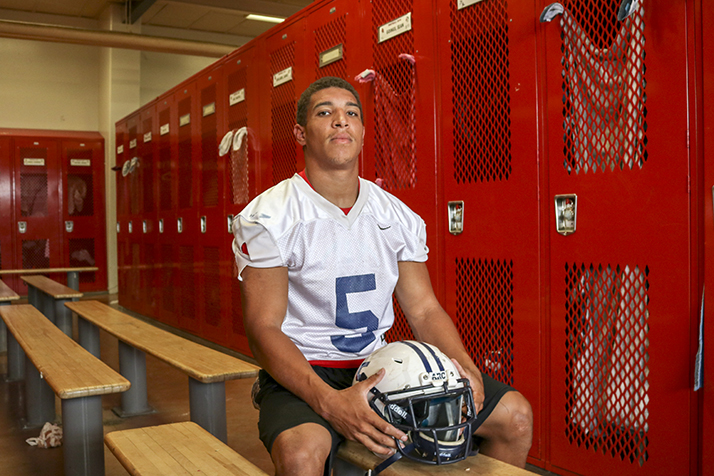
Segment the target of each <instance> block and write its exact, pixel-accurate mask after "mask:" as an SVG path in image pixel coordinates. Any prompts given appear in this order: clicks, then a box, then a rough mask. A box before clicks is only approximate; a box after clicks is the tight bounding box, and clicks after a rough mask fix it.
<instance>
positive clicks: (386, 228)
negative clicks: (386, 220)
mask: <svg viewBox="0 0 714 476" xmlns="http://www.w3.org/2000/svg"><path fill="white" fill-rule="evenodd" d="M391 227H392V225H389V226H385V227H384V228H382V225H377V228H379V229H380V230H388V229H390V228H391Z"/></svg>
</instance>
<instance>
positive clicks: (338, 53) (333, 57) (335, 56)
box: [320, 43, 343, 68]
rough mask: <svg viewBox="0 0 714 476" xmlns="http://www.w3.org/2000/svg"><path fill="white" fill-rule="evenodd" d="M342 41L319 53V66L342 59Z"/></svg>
mask: <svg viewBox="0 0 714 476" xmlns="http://www.w3.org/2000/svg"><path fill="white" fill-rule="evenodd" d="M342 54H343V50H342V43H340V44H339V45H337V46H335V47H332V48H330V49H329V50H325V51H323V52H322V53H320V68H322V67H325V66H327V65H328V64H332V63H334V62H335V61H339V60H341V59H342Z"/></svg>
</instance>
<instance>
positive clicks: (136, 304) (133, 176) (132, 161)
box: [121, 112, 142, 312]
mask: <svg viewBox="0 0 714 476" xmlns="http://www.w3.org/2000/svg"><path fill="white" fill-rule="evenodd" d="M139 122H140V119H139V113H138V112H136V113H134V114H132V115H130V116H129V117H127V119H126V130H127V132H126V135H125V136H124V159H125V160H124V164H123V165H122V174H121V175H122V181H123V182H124V187H125V190H126V196H125V197H124V199H125V201H126V202H125V206H126V207H127V208H126V221H127V223H126V228H127V230H126V233H127V234H126V235H125V238H126V240H127V241H126V243H125V249H124V252H125V253H126V254H125V265H126V289H125V295H124V298H125V304H122V306H124V307H126V308H127V309H130V310H132V311H136V312H140V311H139V309H140V308H141V281H140V265H141V246H142V244H141V243H142V237H141V214H140V206H141V180H140V178H139V166H138V164H139V156H138V145H139ZM125 172H126V175H125Z"/></svg>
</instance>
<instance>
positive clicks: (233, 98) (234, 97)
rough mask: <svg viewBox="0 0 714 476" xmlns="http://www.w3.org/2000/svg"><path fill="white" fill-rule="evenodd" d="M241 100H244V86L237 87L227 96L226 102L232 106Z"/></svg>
mask: <svg viewBox="0 0 714 476" xmlns="http://www.w3.org/2000/svg"><path fill="white" fill-rule="evenodd" d="M243 101H245V88H243V89H239V90H238V91H236V92H234V93H233V94H231V95H230V96H229V97H228V104H229V105H230V106H234V105H236V104H238V103H239V102H243Z"/></svg>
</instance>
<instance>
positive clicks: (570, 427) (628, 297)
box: [564, 263, 650, 466]
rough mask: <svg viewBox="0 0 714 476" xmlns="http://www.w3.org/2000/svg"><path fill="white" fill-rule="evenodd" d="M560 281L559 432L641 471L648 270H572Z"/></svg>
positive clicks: (591, 267)
mask: <svg viewBox="0 0 714 476" xmlns="http://www.w3.org/2000/svg"><path fill="white" fill-rule="evenodd" d="M565 275H566V283H565V289H566V293H567V294H566V303H565V308H566V316H565V322H566V345H565V348H566V356H565V366H566V373H565V375H566V382H565V393H566V396H565V402H566V408H565V409H564V410H565V418H566V421H567V424H566V434H567V438H568V440H569V441H570V443H571V444H573V445H576V446H579V447H583V448H587V449H591V450H592V451H595V452H599V453H602V454H605V455H609V456H611V457H613V458H617V459H619V460H622V461H625V462H629V463H632V464H636V465H639V466H642V465H643V464H644V463H645V462H646V461H647V459H648V454H647V446H648V439H647V432H648V427H649V423H648V416H649V411H648V403H649V399H650V397H649V391H648V390H649V383H648V380H647V377H648V375H649V366H648V362H649V357H650V356H649V352H648V347H649V336H648V332H649V311H648V306H647V305H648V302H649V295H648V289H649V283H648V279H647V278H648V275H649V269H648V268H647V266H645V267H644V268H643V269H640V267H638V266H629V265H624V266H621V265H614V266H612V265H610V264H607V265H602V264H597V265H595V264H589V265H585V264H576V263H574V264H572V265H568V264H566V266H565Z"/></svg>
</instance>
